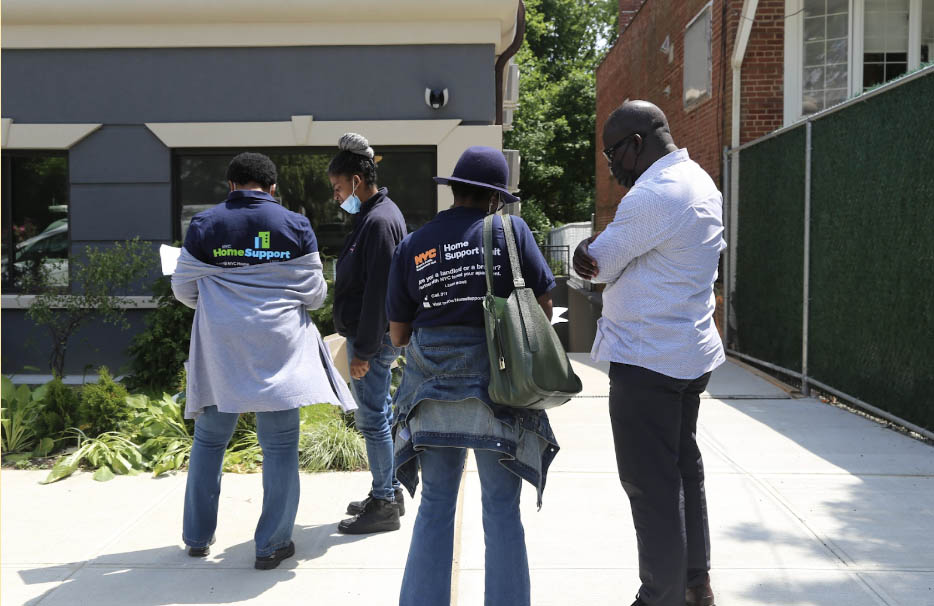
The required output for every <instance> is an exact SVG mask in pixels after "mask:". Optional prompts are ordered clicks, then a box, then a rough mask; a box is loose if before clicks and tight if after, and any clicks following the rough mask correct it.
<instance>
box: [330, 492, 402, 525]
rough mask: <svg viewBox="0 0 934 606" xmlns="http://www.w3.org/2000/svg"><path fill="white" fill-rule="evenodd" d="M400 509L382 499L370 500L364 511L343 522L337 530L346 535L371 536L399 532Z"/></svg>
mask: <svg viewBox="0 0 934 606" xmlns="http://www.w3.org/2000/svg"><path fill="white" fill-rule="evenodd" d="M401 526H402V525H401V524H400V523H399V508H398V507H396V504H395V503H390V502H389V501H384V500H382V499H370V501H369V502H368V503H367V504H366V506H365V507H364V508H363V511H361V512H360V513H358V514H357V515H355V516H354V517H352V518H347V519H346V520H342V521H341V523H340V524H338V525H337V530H338V531H340V532H342V533H344V534H370V533H371V532H387V531H389V530H399V528H400V527H401Z"/></svg>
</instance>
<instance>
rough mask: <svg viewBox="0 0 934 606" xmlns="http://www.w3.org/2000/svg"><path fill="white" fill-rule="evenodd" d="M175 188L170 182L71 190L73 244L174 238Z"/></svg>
mask: <svg viewBox="0 0 934 606" xmlns="http://www.w3.org/2000/svg"><path fill="white" fill-rule="evenodd" d="M171 199H172V187H171V185H169V184H168V183H164V184H163V183H152V184H150V183H144V184H123V183H120V184H107V185H83V184H73V185H72V187H71V213H70V216H71V219H70V225H69V227H70V230H71V238H72V241H78V240H121V239H124V238H132V237H134V236H139V237H140V238H141V239H143V240H164V241H168V240H171V239H172V204H171Z"/></svg>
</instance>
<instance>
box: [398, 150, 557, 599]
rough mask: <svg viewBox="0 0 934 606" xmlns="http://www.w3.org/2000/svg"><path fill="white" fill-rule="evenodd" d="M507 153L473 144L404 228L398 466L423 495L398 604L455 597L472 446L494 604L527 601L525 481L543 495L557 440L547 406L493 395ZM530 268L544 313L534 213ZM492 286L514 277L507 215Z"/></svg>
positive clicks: (525, 273) (543, 271) (545, 276)
mask: <svg viewBox="0 0 934 606" xmlns="http://www.w3.org/2000/svg"><path fill="white" fill-rule="evenodd" d="M508 175H509V170H508V168H507V166H506V159H505V158H504V157H503V154H502V152H500V151H499V150H496V149H493V148H490V147H471V148H469V149H467V150H466V151H465V152H464V153H463V154H462V155H461V157H460V159H459V160H458V162H457V165H456V166H455V167H454V173H453V174H452V175H451V176H450V177H435V181H436V182H437V183H439V184H442V185H450V186H451V190H452V192H453V194H454V207H453V208H451V209H449V210H445V211H442V212H440V213H438V215H437V216H436V217H435V218H434V219H433V220H432V221H430V222H429V223H428V224H426V225H425V226H424V227H422V228H421V229H419V230H418V231H416V232H414V233H412V234H410V235H409V236H407V237H406V238H405V239H404V240H403V241H402V243H401V244H400V245H399V246H398V247H397V248H396V251H395V254H394V255H393V258H392V264H391V269H390V274H389V292H388V296H387V308H388V313H389V330H390V335H391V337H392V341H393V344H394V345H396V346H403V345H405V346H407V348H406V367H405V373H404V374H403V377H402V384H401V385H400V386H399V389H398V391H397V392H396V397H395V409H396V410H395V416H394V422H393V430H394V431H393V434H394V435H395V455H394V460H395V464H396V474H397V476H398V478H399V481H400V482H402V484H403V485H404V486H405V487H406V488H408V490H409V491H410V493H411V494H414V491H415V487H416V486H417V485H418V482H419V470H420V471H421V480H422V482H423V483H422V499H421V503H420V505H419V508H418V515H417V517H416V520H415V526H414V529H413V532H412V543H411V546H410V548H409V555H408V559H407V561H406V565H405V575H404V577H403V581H402V591H401V595H400V599H399V603H400V605H406V606H407V605H414V604H418V605H424V604H432V605H436V604H447V603H449V600H450V594H451V564H452V558H453V545H454V511H455V507H456V502H457V493H458V488H459V485H460V478H461V473H462V470H463V468H464V461H465V457H466V455H467V449H468V448H469V449H472V450H473V452H474V458H475V459H476V461H477V470H478V472H479V476H480V487H481V493H482V501H483V528H484V540H485V543H486V577H485V578H486V585H485V593H486V598H485V604H487V606H499V605H502V606H506V605H508V606H522V605H525V604H529V603H530V588H529V565H528V556H527V554H526V548H525V534H524V530H523V527H522V520H521V518H520V516H519V494H520V490H521V487H522V480H526V481H528V482H529V483H531V484H532V485H533V486H535V488H536V490H537V493H538V500H539V503H541V495H542V490H543V489H544V486H545V475H546V473H547V471H548V466H549V465H550V464H551V461H552V459H553V458H554V456H555V454H556V453H557V450H558V445H557V442H556V441H555V437H554V434H553V432H552V430H551V426H550V424H549V423H548V417H547V416H546V415H545V412H544V411H538V410H520V409H515V408H506V407H502V406H499V405H496V404H494V403H493V402H492V401H491V400H490V398H489V394H488V391H487V389H488V385H489V376H490V361H489V355H488V353H487V346H486V332H485V330H484V325H483V309H482V299H483V297H484V295H485V294H486V278H485V275H484V261H483V221H484V217H486V216H487V215H488V214H489V213H491V212H494V211H496V210H497V209H498V208H499V206H500V204H501V202H503V201H509V202H514V201H516V200H518V198H516V197H515V196H514V195H512V194H511V193H510V192H509V191H508V189H507V186H506V184H507V182H508ZM512 226H513V231H514V233H515V239H516V244H517V248H518V253H519V258H520V264H521V267H522V277H523V278H524V280H525V283H526V285H527V286H528V287H530V288H532V289H533V291H534V292H535V295H536V296H537V297H538V301H539V303H540V304H541V306H542V308H543V309H544V310H545V312H546V314H547V315H549V316H550V315H551V295H550V294H549V291H550V290H551V289H552V288H554V286H555V279H554V276H553V275H552V273H551V271H550V270H549V268H548V264H547V263H546V262H545V259H544V257H543V256H542V253H541V251H539V249H538V246H537V245H536V243H535V239H534V238H533V237H532V232H531V230H530V229H529V227H528V225H526V224H525V222H524V221H523V220H522V219H520V218H518V217H513V218H512ZM493 238H494V240H493V246H494V263H495V264H496V265H497V266H498V270H497V272H496V274H495V278H494V285H493V286H494V288H493V289H494V293H495V294H496V296H499V297H506V296H508V294H509V293H510V292H511V291H512V288H513V276H512V270H511V268H510V264H509V259H508V257H507V255H506V241H505V235H504V232H503V225H502V220H501V219H500V218H494V234H493Z"/></svg>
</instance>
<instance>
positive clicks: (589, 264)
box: [574, 238, 600, 280]
mask: <svg viewBox="0 0 934 606" xmlns="http://www.w3.org/2000/svg"><path fill="white" fill-rule="evenodd" d="M591 241H592V238H587V239H586V240H581V243H580V244H578V245H577V248H576V249H575V250H574V271H576V272H577V273H578V275H580V277H582V278H584V279H585V280H592V279H593V278H596V277H597V274H599V273H600V268H599V267H597V260H596V259H594V258H593V257H591V256H590V249H589V246H590V243H591Z"/></svg>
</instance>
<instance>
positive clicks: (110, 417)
mask: <svg viewBox="0 0 934 606" xmlns="http://www.w3.org/2000/svg"><path fill="white" fill-rule="evenodd" d="M97 374H98V380H97V383H88V384H87V385H85V386H84V389H82V390H81V403H80V404H79V405H78V427H79V429H81V430H82V431H83V432H84V433H85V434H86V435H89V436H91V437H96V436H98V435H100V434H102V433H106V432H109V431H114V430H115V429H118V428H120V426H121V425H122V424H123V423H124V422H125V421H127V420H128V419H129V418H130V415H131V410H130V407H129V406H127V403H126V399H127V396H129V395H130V394H129V393H127V390H126V387H124V386H123V385H121V384H119V383H117V382H116V381H114V380H113V377H112V376H110V371H108V370H107V367H106V366H101V368H100V370H99V371H98V373H97Z"/></svg>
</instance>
